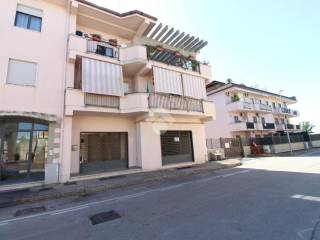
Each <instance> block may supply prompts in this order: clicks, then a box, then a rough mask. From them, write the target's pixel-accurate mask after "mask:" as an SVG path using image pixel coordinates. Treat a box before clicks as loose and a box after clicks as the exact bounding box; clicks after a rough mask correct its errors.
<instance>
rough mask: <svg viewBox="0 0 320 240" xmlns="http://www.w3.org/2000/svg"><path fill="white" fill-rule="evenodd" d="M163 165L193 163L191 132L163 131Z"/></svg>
mask: <svg viewBox="0 0 320 240" xmlns="http://www.w3.org/2000/svg"><path fill="white" fill-rule="evenodd" d="M161 152H162V165H167V164H175V163H184V162H193V146H192V132H191V131H161Z"/></svg>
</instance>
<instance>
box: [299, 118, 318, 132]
mask: <svg viewBox="0 0 320 240" xmlns="http://www.w3.org/2000/svg"><path fill="white" fill-rule="evenodd" d="M300 126H301V130H302V131H304V132H307V133H312V130H313V128H314V127H315V125H313V124H312V123H310V122H309V121H306V122H302V123H300Z"/></svg>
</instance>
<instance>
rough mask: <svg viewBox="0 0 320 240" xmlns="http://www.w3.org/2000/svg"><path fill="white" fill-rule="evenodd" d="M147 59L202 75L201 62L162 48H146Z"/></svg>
mask: <svg viewBox="0 0 320 240" xmlns="http://www.w3.org/2000/svg"><path fill="white" fill-rule="evenodd" d="M146 47H147V57H148V59H150V60H153V61H158V62H162V63H165V64H168V65H172V66H176V67H181V68H184V69H188V70H192V71H194V72H199V73H200V62H198V61H197V60H195V59H192V58H189V57H185V56H183V55H181V54H180V53H179V52H175V51H172V50H167V49H164V48H162V47H160V46H158V47H154V46H146Z"/></svg>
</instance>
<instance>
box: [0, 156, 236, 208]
mask: <svg viewBox="0 0 320 240" xmlns="http://www.w3.org/2000/svg"><path fill="white" fill-rule="evenodd" d="M240 165H242V163H241V161H239V162H238V163H232V164H221V165H219V166H216V167H215V168H214V169H210V168H200V169H197V168H196V167H195V168H194V169H193V171H190V172H187V171H186V172H183V171H182V172H179V174H176V175H169V176H157V177H150V178H143V177H142V178H141V179H139V180H137V181H133V182H126V183H116V184H108V185H107V184H104V185H100V186H96V187H90V188H88V187H83V188H82V189H77V190H76V191H69V192H65V193H61V192H60V193H59V192H56V193H50V194H47V195H43V196H36V197H26V198H19V199H15V200H11V201H6V202H0V209H1V208H7V207H14V206H18V205H21V204H26V203H36V202H41V201H45V200H54V199H61V198H66V197H75V196H83V197H85V196H88V195H92V194H95V193H98V192H103V191H107V190H112V189H121V188H126V187H132V186H139V185H142V184H146V183H154V182H158V181H163V180H174V179H178V178H186V177H189V176H192V175H196V174H200V173H205V172H214V171H217V170H221V169H228V168H234V167H237V166H240ZM191 169H192V168H191ZM138 174H139V173H138Z"/></svg>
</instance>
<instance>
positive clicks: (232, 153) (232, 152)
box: [220, 138, 242, 158]
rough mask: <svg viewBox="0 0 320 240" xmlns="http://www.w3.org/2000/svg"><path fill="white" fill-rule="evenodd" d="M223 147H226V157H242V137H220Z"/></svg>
mask: <svg viewBox="0 0 320 240" xmlns="http://www.w3.org/2000/svg"><path fill="white" fill-rule="evenodd" d="M220 144H221V147H222V148H223V149H224V154H225V157H226V158H237V157H242V147H241V139H240V138H220Z"/></svg>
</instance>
